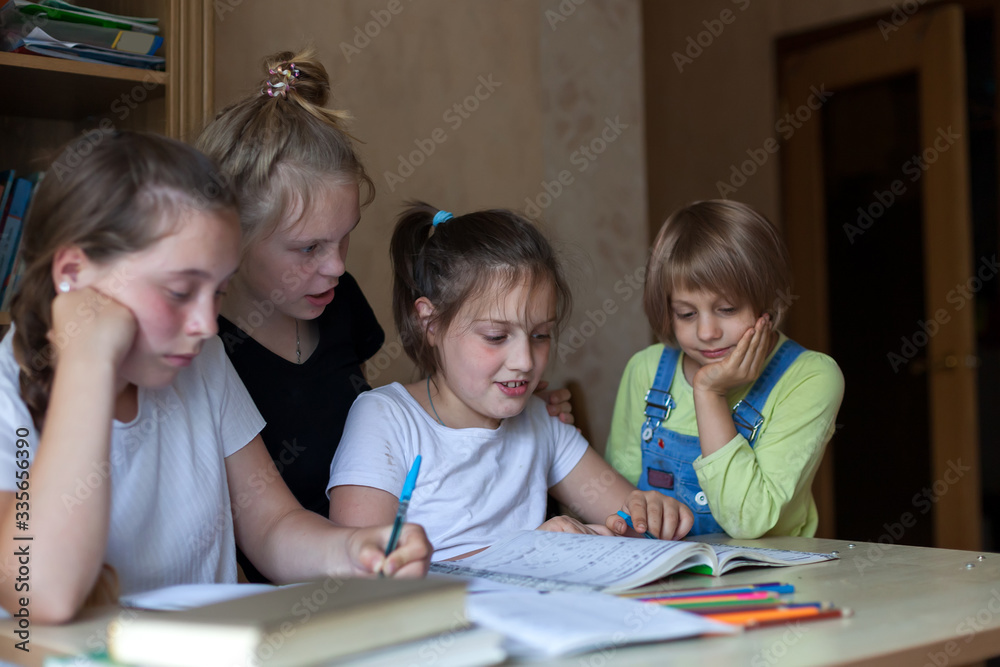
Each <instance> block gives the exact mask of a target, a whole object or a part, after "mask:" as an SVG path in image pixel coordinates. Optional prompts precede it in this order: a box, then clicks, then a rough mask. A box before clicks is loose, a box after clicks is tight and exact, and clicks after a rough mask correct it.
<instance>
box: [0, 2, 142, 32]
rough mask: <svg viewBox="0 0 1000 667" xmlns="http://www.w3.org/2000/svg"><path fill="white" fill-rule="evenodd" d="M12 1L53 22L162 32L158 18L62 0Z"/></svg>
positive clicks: (21, 8)
mask: <svg viewBox="0 0 1000 667" xmlns="http://www.w3.org/2000/svg"><path fill="white" fill-rule="evenodd" d="M11 1H12V2H14V3H15V4H16V6H17V8H18V9H19V10H21V11H22V12H24V13H25V14H28V15H30V16H39V15H43V16H44V17H45V18H46V19H49V20H53V21H67V22H71V23H83V24H87V25H96V26H101V27H104V28H116V29H118V30H134V31H136V32H150V33H156V32H159V31H160V27H159V26H158V25H157V23H159V19H158V18H147V17H139V16H125V15H123V14H112V13H110V12H102V11H99V10H97V9H90V8H89V7H81V6H80V5H74V4H70V3H68V2H63V1H62V0H41V1H40V2H29V0H11Z"/></svg>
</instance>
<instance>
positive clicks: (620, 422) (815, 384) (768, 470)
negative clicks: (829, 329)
mask: <svg viewBox="0 0 1000 667" xmlns="http://www.w3.org/2000/svg"><path fill="white" fill-rule="evenodd" d="M785 340H786V337H785V336H784V334H782V335H781V337H780V339H779V341H778V344H777V345H775V350H777V349H778V346H780V345H781V343H783V342H784V341H785ZM662 353H663V345H653V346H651V347H648V348H646V349H645V350H642V351H641V352H638V353H637V354H635V355H634V356H633V357H632V359H630V360H629V362H628V365H627V366H626V367H625V373H624V374H623V375H622V381H621V385H620V387H619V389H618V397H617V399H616V400H615V411H614V415H613V417H612V421H611V434H610V436H609V438H608V444H607V448H606V450H605V458H606V459H607V460H608V462H609V463H611V465H612V466H614V467H615V468H616V469H617V470H618V471H619V472H621V474H622V475H624V476H625V478H626V479H628V480H629V481H630V482H632V483H633V484H635V483H637V482H638V481H639V476H640V475H641V473H642V449H641V446H640V443H641V440H640V435H639V432H640V430H641V428H642V423H643V421H645V416H644V414H643V411H644V410H645V408H646V401H645V395H646V391H647V390H648V389H649V388H650V387H652V386H653V378H654V377H655V375H656V368H657V365H658V364H659V362H660V355H661V354H662ZM773 354H774V351H772V353H771V356H773ZM770 360H771V357H770V356H769V357H768V359H767V361H768V362H770ZM683 369H684V354H683V353H681V356H680V359H679V360H678V363H677V370H676V372H675V373H674V380H673V385H672V387H671V390H670V392H671V394H672V395H673V397H674V401H676V403H677V407H676V408H675V409H674V411H673V412H671V413H670V419H669V427H670V429H671V430H673V431H676V432H678V433H682V434H684V435H695V436H696V435H698V424H697V421H696V418H695V412H694V394H693V391H692V389H691V385H690V383H688V381H687V379H686V378H685V377H684V371H683ZM749 389H750V385H745V386H743V387H738V388H736V389H734V390H732V391H731V392H730V393H729V394H728V395H727V400H728V401H729V406H730V407H732V406H733V405H735V404H736V402H737V401H739V400H740V399H741V398H743V397H744V396H745V395H746V394H747V392H748V391H749ZM843 396H844V376H843V374H842V373H841V372H840V368H839V367H838V366H837V363H836V362H835V361H834V360H833V359H832V358H830V357H828V356H827V355H825V354H822V353H820V352H812V351H809V350H806V351H805V352H803V353H802V354H801V355H800V356H799V357H798V359H796V360H795V362H794V363H793V364H792V365H791V366H790V367H789V368H788V370H786V371H785V373H784V374H783V375H782V376H781V378H780V379H779V380H778V382H777V383H776V384H775V386H774V389H773V390H772V391H771V395H770V396H769V397H768V399H767V402H766V403H765V404H764V407H763V408H762V409H761V408H760V407H759V406H754V407H757V408H758V409H760V412H761V414H762V415H763V416H764V424H763V426H762V427H761V431H760V432H759V433H758V435H757V440H756V442H755V444H754V447H753V448H751V447H750V444H749V443H748V442H747V440H746V438H744V437H743V436H742V435H739V434H737V435H736V437H735V438H733V439H732V440H731V441H729V442H728V443H727V444H726V445H725V446H724V447H723V448H722V449H719V450H718V451H716V452H714V453H712V454H711V455H710V456H707V457H706V456H699V457H698V458H697V459H695V461H694V464H693V465H694V470H695V472H696V474H697V475H698V481H699V483H700V484H701V488H702V491H704V492H705V496H706V497H707V498H708V505H709V507H710V508H711V510H712V515H713V516H714V517H715V520H716V521H717V522H718V523H719V525H720V526H722V528H723V529H724V530H725V531H726V532H727V533H728V534H729V535H731V536H732V537H739V538H756V537H760V536H762V535H795V536H807V537H812V536H813V535H814V534H815V533H816V526H817V523H818V516H817V512H816V503H815V502H814V500H813V496H812V488H811V487H812V481H813V477H814V476H815V475H816V469H817V468H818V467H819V464H820V461H821V460H822V458H823V450H824V448H825V447H826V443H827V442H829V440H830V437H831V436H832V435H833V432H834V430H835V420H836V417H837V410H838V409H839V408H840V402H841V399H842V398H843Z"/></svg>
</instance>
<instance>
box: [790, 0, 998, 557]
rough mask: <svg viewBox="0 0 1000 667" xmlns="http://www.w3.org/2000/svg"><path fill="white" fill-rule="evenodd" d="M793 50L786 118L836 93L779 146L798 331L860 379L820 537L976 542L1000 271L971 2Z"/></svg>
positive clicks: (821, 490)
mask: <svg viewBox="0 0 1000 667" xmlns="http://www.w3.org/2000/svg"><path fill="white" fill-rule="evenodd" d="M886 25H891V29H889V30H887V29H886ZM793 41H794V43H792V44H791V45H789V44H786V45H785V47H784V48H783V47H782V46H781V45H780V44H779V81H780V89H781V100H780V104H781V106H782V108H783V109H795V108H797V107H798V106H800V105H801V104H802V103H803V102H804V101H805V100H806V99H807V98H808V96H809V95H811V94H813V93H814V91H815V90H817V89H821V90H826V91H828V93H829V95H828V96H827V98H826V101H825V102H824V103H823V105H822V107H821V108H820V109H819V110H818V111H817V117H815V118H814V119H813V120H812V121H811V122H809V123H805V124H803V125H802V127H801V128H800V129H798V130H797V131H796V133H795V134H794V135H793V136H792V137H791V138H790V139H789V140H788V142H787V143H786V145H785V148H784V150H783V154H784V160H783V164H782V171H783V173H782V185H783V193H784V194H783V206H784V219H785V231H786V236H787V239H788V243H789V250H790V253H791V256H792V265H793V267H792V268H793V273H794V276H795V284H796V292H797V294H798V296H799V297H800V299H799V301H798V302H797V304H796V308H795V309H793V310H792V311H791V317H790V321H789V329H790V333H791V334H792V336H793V337H794V338H796V339H797V340H799V342H801V343H802V344H804V345H806V346H807V347H810V348H814V349H819V350H822V351H825V352H828V353H830V354H831V355H832V356H833V357H834V358H835V359H837V361H838V363H840V365H841V368H842V369H843V371H844V375H845V380H846V391H845V398H844V404H843V406H842V407H841V411H840V414H839V416H838V430H837V432H836V435H835V436H834V439H833V441H832V442H831V445H830V447H829V450H828V453H827V458H826V460H825V462H824V465H823V467H822V468H821V471H820V474H819V475H818V477H817V503H818V505H819V509H820V526H821V531H822V532H821V534H826V535H829V536H836V537H840V538H844V539H854V540H860V541H881V542H891V543H902V544H916V545H928V546H930V545H933V546H939V547H948V548H959V549H979V548H980V545H981V543H982V529H981V523H982V522H981V516H982V511H981V506H982V497H981V492H980V487H981V483H980V478H979V475H980V465H979V460H980V451H979V424H978V421H977V413H978V404H977V396H978V392H977V385H976V381H977V373H976V370H977V369H976V366H977V363H978V356H977V346H976V340H975V332H976V328H975V323H976V312H977V303H978V302H979V301H980V300H981V299H982V298H983V297H984V296H986V295H988V294H989V293H991V292H989V291H988V290H987V284H988V283H989V284H995V283H996V282H1000V279H994V280H992V283H991V279H993V278H995V274H996V269H994V268H993V267H994V264H995V262H994V261H993V260H992V259H991V258H992V253H991V254H987V255H985V257H984V258H982V259H980V257H979V256H978V255H976V256H975V257H974V255H973V234H972V222H971V218H972V215H971V207H972V203H971V199H970V178H969V168H968V164H969V146H970V134H969V133H970V127H969V123H968V122H967V107H966V86H965V81H966V60H965V46H966V37H965V16H964V14H963V9H962V8H961V7H958V6H954V5H938V6H925V7H924V8H923V9H921V10H920V11H919V12H918V13H916V14H915V15H913V16H909V17H907V20H905V21H902V22H899V23H896V22H893V23H891V24H885V23H884V22H878V21H868V22H865V23H864V24H862V25H859V26H853V27H850V28H849V29H843V28H842V29H839V30H838V31H837V33H836V34H835V35H832V36H829V35H828V36H827V37H826V38H823V39H808V40H804V39H802V38H801V37H800V38H796V39H795V40H793ZM991 150H993V151H995V150H996V144H995V143H994V144H993V145H992V146H991ZM995 183H996V180H995V179H994V180H993V184H994V188H995ZM993 220H994V222H993V224H994V225H995V217H994V218H993ZM994 248H995V246H994ZM991 272H992V275H988V274H990V273H991ZM990 289H992V288H990Z"/></svg>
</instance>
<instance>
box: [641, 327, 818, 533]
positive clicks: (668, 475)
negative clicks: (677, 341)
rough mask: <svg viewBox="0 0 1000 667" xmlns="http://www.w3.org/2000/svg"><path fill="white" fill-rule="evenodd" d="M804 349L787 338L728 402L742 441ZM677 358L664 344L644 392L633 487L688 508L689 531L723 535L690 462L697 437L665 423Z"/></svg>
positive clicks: (697, 449)
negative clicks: (691, 521)
mask: <svg viewBox="0 0 1000 667" xmlns="http://www.w3.org/2000/svg"><path fill="white" fill-rule="evenodd" d="M804 351H805V348H804V347H802V346H801V345H799V344H798V343H796V342H794V341H791V340H786V341H785V342H784V343H783V344H782V345H781V347H780V348H778V351H777V352H775V353H774V356H773V357H771V361H770V362H769V363H768V364H767V366H765V367H764V370H763V371H762V372H761V374H760V377H758V378H757V381H756V382H754V383H753V386H752V387H751V388H750V391H749V392H747V395H746V397H745V398H743V399H742V400H741V401H739V402H738V403H737V404H736V405H735V406H733V424H735V426H736V431H737V432H738V433H739V434H740V435H742V436H743V437H745V438H746V439H747V442H749V443H750V446H751V447H753V446H754V441H755V440H756V438H757V433H758V431H759V430H760V428H761V426H762V425H763V424H764V417H763V416H762V415H761V413H760V410H758V409H757V408H760V409H763V408H764V403H765V402H767V397H768V396H769V395H770V394H771V390H772V389H774V385H775V384H776V383H777V382H778V380H779V379H780V378H781V376H782V375H783V374H784V372H785V371H786V370H787V369H788V367H789V366H791V365H792V362H794V361H795V360H796V359H797V358H798V356H799V355H800V354H802V352H804ZM679 358H680V351H679V350H677V349H676V348H673V347H670V346H669V345H668V346H665V347H664V348H663V354H662V355H661V356H660V365H659V367H657V369H656V377H655V378H654V380H653V386H652V388H650V390H649V391H648V392H646V410H645V415H646V421H645V422H644V423H643V425H642V431H641V433H642V475H641V476H640V477H639V483H638V484H637V486H638V487H639V488H640V489H642V490H643V491H649V490H653V491H659V492H660V493H662V494H664V495H666V496H670V497H671V498H676V499H677V500H678V501H680V502H682V503H684V504H685V505H687V506H688V507H690V508H691V512H692V513H693V514H694V526H693V527H692V528H691V533H690V534H691V535H703V534H705V533H723V532H725V531H724V530H723V529H722V527H721V526H720V525H719V524H718V522H716V520H715V518H714V517H713V516H712V510H711V508H709V506H708V499H707V498H706V497H705V492H704V491H702V490H701V485H700V484H699V483H698V475H697V474H696V473H695V471H694V466H693V465H692V463H694V460H695V459H696V458H698V457H699V456H701V444H700V443H699V440H698V437H697V436H694V435H682V434H680V433H676V432H674V431H671V430H670V429H668V428H667V427H666V425H665V422H666V421H667V419H669V417H670V411H671V410H673V409H674V408H675V407H676V406H677V404H676V403H675V402H674V398H673V396H671V395H670V385H671V384H672V383H673V379H674V371H675V370H676V368H677V360H678V359H679Z"/></svg>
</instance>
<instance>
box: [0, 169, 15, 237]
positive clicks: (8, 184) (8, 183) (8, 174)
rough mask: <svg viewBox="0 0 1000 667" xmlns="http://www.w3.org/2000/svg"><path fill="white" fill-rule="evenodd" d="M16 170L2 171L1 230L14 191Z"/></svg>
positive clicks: (0, 182) (0, 192) (0, 174)
mask: <svg viewBox="0 0 1000 667" xmlns="http://www.w3.org/2000/svg"><path fill="white" fill-rule="evenodd" d="M14 175H15V174H14V170H13V169H7V170H5V171H0V230H2V229H3V219H4V216H5V215H6V214H7V202H8V201H9V200H10V194H11V193H12V192H13V191H14Z"/></svg>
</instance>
